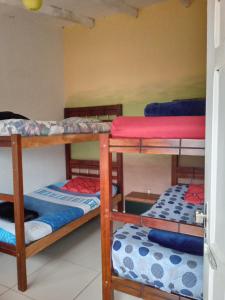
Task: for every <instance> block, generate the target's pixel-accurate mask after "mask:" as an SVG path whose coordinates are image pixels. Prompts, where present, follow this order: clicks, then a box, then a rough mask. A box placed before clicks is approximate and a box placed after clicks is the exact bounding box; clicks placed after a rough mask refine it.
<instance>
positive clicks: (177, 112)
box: [144, 99, 206, 117]
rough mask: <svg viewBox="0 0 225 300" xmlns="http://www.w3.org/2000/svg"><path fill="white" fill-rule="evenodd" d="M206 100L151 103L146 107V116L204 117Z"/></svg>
mask: <svg viewBox="0 0 225 300" xmlns="http://www.w3.org/2000/svg"><path fill="white" fill-rule="evenodd" d="M205 106H206V102H205V99H186V100H175V101H171V102H164V103H150V104H148V105H146V107H145V110H144V114H145V116H146V117H150V116H155V117H159V116H204V115H205Z"/></svg>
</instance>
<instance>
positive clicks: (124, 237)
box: [112, 184, 203, 300]
mask: <svg viewBox="0 0 225 300" xmlns="http://www.w3.org/2000/svg"><path fill="white" fill-rule="evenodd" d="M187 189H188V185H184V184H183V185H175V186H172V187H170V188H169V189H167V190H166V192H165V193H163V194H162V195H161V196H160V198H159V200H158V201H157V202H156V203H155V204H154V205H153V206H152V208H151V209H150V210H148V211H146V212H145V213H144V214H143V215H145V216H150V217H155V218H161V219H165V220H171V221H177V222H183V223H186V224H194V218H195V217H194V216H195V211H196V210H197V209H200V210H203V205H194V204H189V203H187V202H185V201H184V194H185V193H186V191H187ZM148 233H149V228H145V227H138V226H134V225H130V224H126V225H124V226H123V227H122V228H120V229H118V230H117V231H116V233H115V234H114V240H113V246H112V261H113V268H114V270H115V272H116V273H117V274H118V276H120V277H123V278H127V279H131V280H134V281H137V282H140V283H143V284H146V285H150V286H153V287H156V288H159V289H161V290H163V291H166V292H169V293H171V292H173V293H177V294H179V295H183V296H186V297H190V298H193V299H198V300H202V299H203V295H202V277H203V257H202V256H197V255H192V254H187V253H184V252H178V251H176V250H172V249H170V248H166V247H163V246H160V245H159V244H157V243H153V242H150V241H149V239H148Z"/></svg>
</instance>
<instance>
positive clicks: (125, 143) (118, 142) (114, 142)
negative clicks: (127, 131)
mask: <svg viewBox="0 0 225 300" xmlns="http://www.w3.org/2000/svg"><path fill="white" fill-rule="evenodd" d="M109 146H110V147H112V146H113V147H115V146H120V147H121V146H122V147H139V148H140V146H141V139H126V138H122V139H117V138H111V139H109Z"/></svg>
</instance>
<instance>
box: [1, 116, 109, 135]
mask: <svg viewBox="0 0 225 300" xmlns="http://www.w3.org/2000/svg"><path fill="white" fill-rule="evenodd" d="M110 129H111V123H110V122H99V121H98V120H97V119H90V118H80V117H73V118H68V119H64V120H62V121H35V120H24V119H8V120H0V136H9V135H12V134H21V135H22V136H40V135H41V136H42V135H43V136H46V135H57V134H69V133H76V134H79V133H102V132H109V131H110Z"/></svg>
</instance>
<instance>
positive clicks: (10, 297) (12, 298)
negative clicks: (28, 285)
mask: <svg viewBox="0 0 225 300" xmlns="http://www.w3.org/2000/svg"><path fill="white" fill-rule="evenodd" d="M0 299H1V300H30V299H31V298H28V297H26V296H24V295H21V294H19V293H16V292H14V291H12V290H9V291H8V292H6V293H5V294H3V295H1V296H0ZM43 300H44V299H43Z"/></svg>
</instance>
